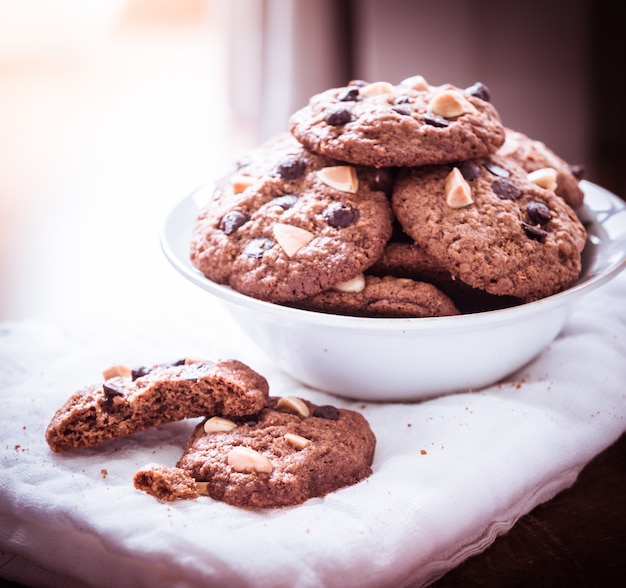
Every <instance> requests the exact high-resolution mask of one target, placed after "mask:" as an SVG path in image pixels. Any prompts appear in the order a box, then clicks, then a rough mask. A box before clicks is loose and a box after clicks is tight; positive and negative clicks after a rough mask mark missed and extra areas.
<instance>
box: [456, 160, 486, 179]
mask: <svg viewBox="0 0 626 588" xmlns="http://www.w3.org/2000/svg"><path fill="white" fill-rule="evenodd" d="M456 167H458V168H459V171H460V172H461V175H462V176H463V178H464V179H465V180H467V181H468V182H471V181H472V180H475V179H476V178H479V177H480V174H481V169H480V165H478V164H477V163H476V162H475V161H461V162H459V163H457V164H456Z"/></svg>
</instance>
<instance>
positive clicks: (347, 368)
mask: <svg viewBox="0 0 626 588" xmlns="http://www.w3.org/2000/svg"><path fill="white" fill-rule="evenodd" d="M581 185H582V187H583V190H584V192H585V205H584V206H583V207H581V208H580V209H579V211H578V213H579V215H580V218H581V220H582V221H583V223H584V224H585V228H586V230H587V234H588V238H587V242H586V245H585V249H584V251H583V255H582V264H583V267H582V271H581V276H580V278H579V280H578V281H577V282H576V284H575V285H574V286H572V287H571V288H569V289H567V290H566V291H563V292H561V293H558V294H555V295H553V296H550V297H547V298H544V299H542V300H538V301H535V302H530V303H526V304H522V305H518V306H514V307H511V308H505V309H500V310H493V311H487V312H481V313H473V314H462V315H457V316H447V317H434V318H363V317H350V316H341V315H334V314H327V313H319V312H313V311H307V310H301V309H295V308H290V307H286V306H284V305H280V304H274V303H270V302H266V301H263V300H258V299H255V298H252V297H250V296H246V295H243V294H241V293H239V292H237V291H235V290H233V289H232V288H230V287H228V286H223V285H219V284H216V283H215V282H212V281H211V280H208V279H207V278H206V277H205V276H204V275H203V274H202V273H201V272H199V271H198V270H197V269H196V268H195V267H194V266H193V264H192V263H191V261H190V259H189V235H190V234H191V230H192V227H193V225H194V223H195V219H196V217H197V215H198V211H199V209H200V207H202V206H203V205H204V204H205V202H206V198H207V190H208V191H209V192H210V188H200V189H199V190H197V191H196V192H194V193H193V194H190V195H189V196H187V197H186V198H184V199H183V200H181V201H180V202H179V203H178V204H177V205H176V206H175V207H174V208H173V209H172V211H171V212H170V214H169V216H168V218H167V220H166V222H165V225H164V227H163V229H162V233H161V245H162V248H163V251H164V253H165V255H166V257H167V259H168V260H169V261H170V263H171V264H172V265H173V267H174V268H175V269H176V270H177V271H178V272H179V273H180V274H181V275H182V276H183V277H185V279H187V280H189V281H190V282H191V283H193V284H195V285H196V286H198V287H199V288H201V289H202V290H204V291H205V292H207V294H208V295H209V296H212V297H215V298H217V299H219V300H220V301H221V302H222V304H223V305H224V306H225V308H226V309H227V310H228V311H229V312H230V313H231V315H232V316H233V317H234V319H235V320H236V321H237V322H238V323H239V324H240V325H241V327H242V329H243V330H244V332H245V333H246V334H247V335H248V336H249V338H250V339H251V340H252V341H253V342H254V343H255V344H257V346H258V348H259V351H260V352H263V353H266V354H267V355H268V356H269V357H270V358H271V359H272V361H275V362H276V363H277V364H278V365H279V367H280V368H281V369H282V370H284V371H285V372H286V373H288V374H289V375H291V376H292V377H294V378H295V379H297V380H299V381H301V382H303V383H305V384H307V385H309V386H311V387H313V388H317V389H320V390H324V391H327V392H331V393H334V394H336V395H339V396H344V397H348V398H354V399H363V400H371V401H415V400H421V399H425V398H429V397H433V396H437V395H440V394H446V393H451V392H455V391H459V390H468V389H478V388H481V387H483V386H487V385H490V384H493V383H495V382H497V381H498V380H500V379H502V378H504V377H506V376H507V375H509V374H511V373H513V372H514V371H516V370H517V369H519V368H521V367H522V366H523V365H525V364H526V363H527V362H529V361H530V360H532V359H533V358H534V357H536V356H537V354H539V353H540V352H541V351H542V350H543V349H545V347H546V346H547V345H548V344H549V343H550V342H551V341H552V340H553V339H554V338H555V337H556V336H557V335H558V334H559V332H560V331H561V329H562V328H563V325H564V324H565V321H566V320H567V316H568V315H569V312H570V311H571V309H572V307H573V306H574V305H575V304H576V302H577V301H578V300H579V298H580V297H581V296H583V295H584V294H586V293H588V292H591V291H593V290H594V289H595V288H597V287H599V286H601V285H602V284H604V283H605V282H606V281H608V280H610V279H611V278H613V277H614V276H615V275H617V274H618V273H619V272H620V271H621V270H623V269H624V267H625V266H626V206H625V205H624V202H623V201H622V200H620V199H619V198H618V197H617V196H615V195H613V194H611V193H610V192H608V191H607V190H605V189H603V188H601V187H599V186H597V185H595V184H592V183H590V182H587V181H583V182H582V183H581Z"/></svg>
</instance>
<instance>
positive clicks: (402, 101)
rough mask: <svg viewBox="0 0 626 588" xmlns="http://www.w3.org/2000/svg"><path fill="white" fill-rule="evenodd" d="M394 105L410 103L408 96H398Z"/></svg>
mask: <svg viewBox="0 0 626 588" xmlns="http://www.w3.org/2000/svg"><path fill="white" fill-rule="evenodd" d="M393 102H394V104H409V103H410V102H411V97H410V96H398V97H397V98H396V99H395V100H394V101H393Z"/></svg>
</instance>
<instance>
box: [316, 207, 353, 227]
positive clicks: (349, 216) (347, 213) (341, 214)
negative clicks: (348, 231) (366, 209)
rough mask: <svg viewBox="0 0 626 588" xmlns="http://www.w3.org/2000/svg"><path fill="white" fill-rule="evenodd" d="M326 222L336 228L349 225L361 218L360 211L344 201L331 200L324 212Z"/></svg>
mask: <svg viewBox="0 0 626 588" xmlns="http://www.w3.org/2000/svg"><path fill="white" fill-rule="evenodd" d="M323 216H324V219H325V220H326V222H327V223H328V224H329V225H330V226H331V227H335V228H340V227H342V228H343V227H347V226H350V225H351V224H353V223H355V222H356V221H357V219H358V218H359V211H358V210H356V209H354V208H352V207H351V206H349V205H348V204H344V203H342V202H331V203H330V204H329V205H328V206H327V207H326V210H324V213H323Z"/></svg>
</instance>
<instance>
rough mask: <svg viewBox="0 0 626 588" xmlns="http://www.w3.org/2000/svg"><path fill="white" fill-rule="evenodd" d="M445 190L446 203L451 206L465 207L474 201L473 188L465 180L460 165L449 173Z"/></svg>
mask: <svg viewBox="0 0 626 588" xmlns="http://www.w3.org/2000/svg"><path fill="white" fill-rule="evenodd" d="M445 190H446V203H447V204H448V206H449V207H450V208H463V207H464V206H469V205H470V204H471V203H472V202H474V200H473V199H472V189H471V188H470V186H469V184H468V183H467V182H466V181H465V178H464V177H463V174H462V173H461V171H460V170H459V168H458V167H455V168H452V171H451V172H450V173H449V174H448V177H447V178H446V186H445Z"/></svg>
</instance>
